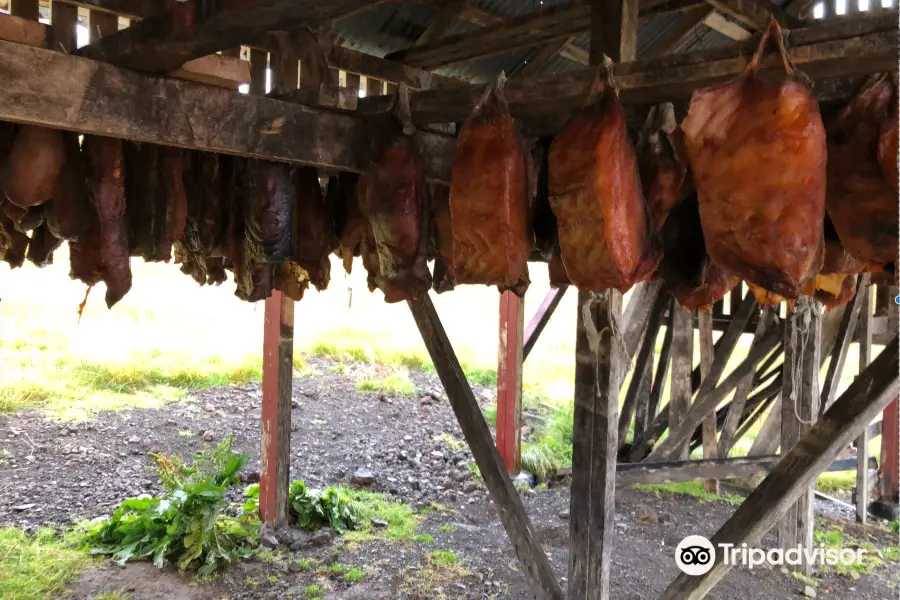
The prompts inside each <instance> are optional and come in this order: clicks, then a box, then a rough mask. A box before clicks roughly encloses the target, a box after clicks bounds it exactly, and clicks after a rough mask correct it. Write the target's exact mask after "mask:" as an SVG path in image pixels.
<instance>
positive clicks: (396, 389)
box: [356, 371, 416, 396]
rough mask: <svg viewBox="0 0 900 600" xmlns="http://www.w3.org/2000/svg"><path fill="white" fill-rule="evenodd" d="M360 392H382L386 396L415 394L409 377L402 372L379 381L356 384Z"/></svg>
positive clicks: (364, 381)
mask: <svg viewBox="0 0 900 600" xmlns="http://www.w3.org/2000/svg"><path fill="white" fill-rule="evenodd" d="M356 389H357V391H360V392H382V393H386V394H399V395H402V396H411V395H412V394H415V393H416V385H415V384H414V383H413V382H412V380H410V378H409V375H408V374H407V373H406V372H405V371H403V372H396V373H391V374H390V375H388V376H387V377H384V378H381V379H366V380H363V381H360V382H359V383H357V384H356Z"/></svg>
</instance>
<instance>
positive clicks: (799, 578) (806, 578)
mask: <svg viewBox="0 0 900 600" xmlns="http://www.w3.org/2000/svg"><path fill="white" fill-rule="evenodd" d="M791 577H793V578H794V579H796V580H797V581H799V582H800V583H803V584H805V585H808V586H810V587H816V585H817V584H816V580H815V579H813V578H812V577H809V576H807V575H804V574H803V573H801V572H800V571H791Z"/></svg>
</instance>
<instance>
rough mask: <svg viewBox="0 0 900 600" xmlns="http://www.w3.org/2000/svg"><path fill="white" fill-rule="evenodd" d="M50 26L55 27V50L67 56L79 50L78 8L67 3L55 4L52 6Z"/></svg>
mask: <svg viewBox="0 0 900 600" xmlns="http://www.w3.org/2000/svg"><path fill="white" fill-rule="evenodd" d="M50 24H51V25H53V36H54V40H53V41H54V43H55V48H54V49H55V50H62V51H63V52H65V53H66V54H71V53H72V52H75V50H76V49H77V48H78V31H77V29H76V27H77V26H78V7H77V6H75V5H74V4H66V3H65V2H53V3H52V4H51V5H50Z"/></svg>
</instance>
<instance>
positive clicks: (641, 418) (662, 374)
mask: <svg viewBox="0 0 900 600" xmlns="http://www.w3.org/2000/svg"><path fill="white" fill-rule="evenodd" d="M674 302H675V299H674V298H672V297H670V298H669V304H668V310H669V325H668V326H667V327H666V333H665V335H664V336H663V345H662V348H661V349H660V351H659V361H658V362H657V365H656V375H655V376H654V378H653V382H652V385H651V387H650V395H649V397H648V398H647V404H646V407H645V405H644V404H643V403H640V402H639V403H638V405H637V408H636V409H635V415H634V438H633V439H632V443H631V453H630V454H629V460H631V461H632V462H636V461H639V460H642V459H643V458H644V457H645V456H646V455H647V452H648V451H649V449H650V444H651V443H652V442H654V441H655V437H654V435H653V432H652V431H651V425H652V424H653V423H654V422H656V419H657V415H656V411H657V409H658V408H659V401H660V399H661V398H662V393H663V390H664V389H665V386H666V378H667V377H668V375H669V365H670V363H671V357H672V305H673V303H674Z"/></svg>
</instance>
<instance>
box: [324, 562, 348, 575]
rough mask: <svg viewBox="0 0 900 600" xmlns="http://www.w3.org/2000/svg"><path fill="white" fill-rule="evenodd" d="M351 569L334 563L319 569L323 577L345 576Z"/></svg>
mask: <svg viewBox="0 0 900 600" xmlns="http://www.w3.org/2000/svg"><path fill="white" fill-rule="evenodd" d="M349 569H350V567H348V566H347V565H345V564H343V563H339V562H336V563H332V564H330V565H325V566H324V567H321V568H320V569H319V573H321V574H322V575H343V574H344V573H346V572H347V571H348V570H349Z"/></svg>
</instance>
